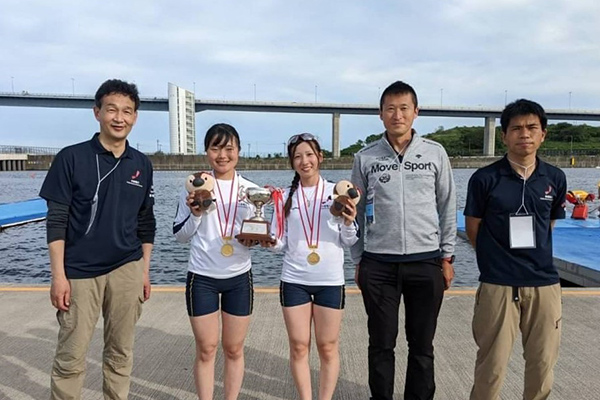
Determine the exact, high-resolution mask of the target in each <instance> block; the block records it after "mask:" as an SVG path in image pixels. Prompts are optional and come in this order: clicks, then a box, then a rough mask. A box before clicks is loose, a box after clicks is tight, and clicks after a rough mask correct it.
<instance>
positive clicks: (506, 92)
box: [504, 89, 508, 105]
mask: <svg viewBox="0 0 600 400" xmlns="http://www.w3.org/2000/svg"><path fill="white" fill-rule="evenodd" d="M507 97H508V90H506V89H504V105H506V100H507Z"/></svg>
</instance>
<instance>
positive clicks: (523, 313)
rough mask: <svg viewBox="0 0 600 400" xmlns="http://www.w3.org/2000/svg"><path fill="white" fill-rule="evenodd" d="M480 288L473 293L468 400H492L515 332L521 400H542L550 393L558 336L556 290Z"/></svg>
mask: <svg viewBox="0 0 600 400" xmlns="http://www.w3.org/2000/svg"><path fill="white" fill-rule="evenodd" d="M517 292H518V297H519V300H518V301H515V300H514V298H513V288H512V287H510V286H500V285H492V284H488V283H482V284H481V285H480V286H479V289H478V290H477V295H476V299H475V313H474V315H473V337H474V338H475V343H477V346H478V347H479V350H478V351H477V361H476V363H475V381H474V384H473V389H472V390H471V397H470V399H471V400H496V399H498V398H499V396H500V390H501V388H502V383H503V381H504V377H505V376H506V368H507V365H508V361H509V358H510V354H511V353H512V349H513V345H514V343H515V339H516V337H517V333H518V330H519V329H520V330H521V335H522V340H523V358H524V359H525V388H524V391H523V399H524V400H541V399H546V398H548V396H549V395H550V391H551V390H552V383H553V381H554V373H553V368H554V365H556V361H557V359H558V347H559V344H560V332H561V316H562V305H561V289H560V285H559V284H556V285H550V286H541V287H521V288H518V291H517Z"/></svg>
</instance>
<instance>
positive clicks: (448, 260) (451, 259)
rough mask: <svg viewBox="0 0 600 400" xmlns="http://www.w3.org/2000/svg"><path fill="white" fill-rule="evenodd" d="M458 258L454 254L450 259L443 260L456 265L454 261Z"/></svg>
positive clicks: (444, 258)
mask: <svg viewBox="0 0 600 400" xmlns="http://www.w3.org/2000/svg"><path fill="white" fill-rule="evenodd" d="M455 258H456V257H455V256H454V254H452V256H450V257H443V258H442V260H444V261H447V262H449V263H450V264H454V259H455Z"/></svg>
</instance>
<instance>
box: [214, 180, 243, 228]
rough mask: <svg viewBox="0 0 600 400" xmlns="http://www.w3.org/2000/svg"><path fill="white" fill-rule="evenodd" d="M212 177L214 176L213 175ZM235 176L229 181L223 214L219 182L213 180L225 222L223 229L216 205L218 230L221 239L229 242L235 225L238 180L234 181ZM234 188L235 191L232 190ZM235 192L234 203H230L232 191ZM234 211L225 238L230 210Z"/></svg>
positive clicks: (223, 204)
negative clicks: (229, 186)
mask: <svg viewBox="0 0 600 400" xmlns="http://www.w3.org/2000/svg"><path fill="white" fill-rule="evenodd" d="M213 176H214V174H213ZM236 178H237V174H234V175H233V180H232V181H231V190H230V192H229V204H228V206H227V212H225V203H224V202H223V195H222V193H221V187H220V186H219V180H218V179H217V178H215V182H216V183H217V191H218V192H219V198H220V199H221V207H222V208H223V219H224V220H225V227H223V223H222V222H221V214H220V213H219V204H218V203H217V217H218V218H219V229H220V230H221V237H222V238H223V239H225V240H230V239H231V238H232V237H233V227H234V225H235V216H236V215H237V203H238V196H239V193H238V192H239V188H238V186H239V180H237V179H236ZM234 188H235V189H234ZM234 190H235V202H232V201H231V200H232V199H233V191H234ZM232 207H233V209H234V212H233V220H232V222H231V231H230V234H229V236H227V226H228V224H229V217H230V216H231V209H232Z"/></svg>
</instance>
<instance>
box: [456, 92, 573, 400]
mask: <svg viewBox="0 0 600 400" xmlns="http://www.w3.org/2000/svg"><path fill="white" fill-rule="evenodd" d="M547 123H548V118H547V117H546V113H545V111H544V109H543V108H542V106H540V105H539V104H537V103H535V102H533V101H530V100H524V99H521V100H517V101H515V102H513V103H510V104H509V105H507V106H506V108H505V109H504V111H502V115H501V116H500V124H501V125H502V141H503V142H504V144H505V145H506V154H505V156H504V157H503V158H502V159H501V160H499V161H496V162H495V163H493V164H491V165H488V166H487V167H483V168H480V169H478V170H477V171H476V172H475V173H474V174H473V176H472V177H471V179H470V181H469V189H468V192H467V204H466V206H465V211H464V214H465V223H466V231H467V236H468V237H469V240H470V242H471V244H472V245H473V247H474V248H475V252H476V254H477V266H478V267H479V272H480V276H479V281H480V285H479V288H478V289H477V295H476V297H475V310H474V315H473V337H474V339H475V342H476V343H477V347H478V348H479V350H478V351H477V360H476V362H475V381H474V384H473V388H472V390H471V397H470V398H471V400H487V399H497V398H499V397H500V391H501V389H502V382H503V381H504V377H505V375H506V368H507V365H508V360H509V358H510V354H511V353H512V348H513V345H514V342H515V339H516V337H517V334H518V331H519V330H521V334H522V336H523V357H524V358H525V388H524V391H523V399H525V400H533V399H546V398H548V396H549V395H550V391H551V389H552V383H553V380H554V375H553V369H554V365H555V364H556V361H557V359H558V347H559V343H560V331H561V325H562V324H561V317H562V309H561V290H560V278H559V275H558V271H557V270H556V267H555V266H554V264H553V262H552V260H553V259H552V228H553V226H554V222H555V220H557V219H562V218H565V210H564V203H565V197H566V194H567V181H566V178H565V174H564V172H563V171H561V170H560V169H559V168H556V167H554V166H552V165H550V164H547V163H545V162H544V161H542V160H541V159H539V158H538V157H537V150H538V148H539V147H540V145H541V144H542V142H543V141H544V139H545V137H546V125H547Z"/></svg>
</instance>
